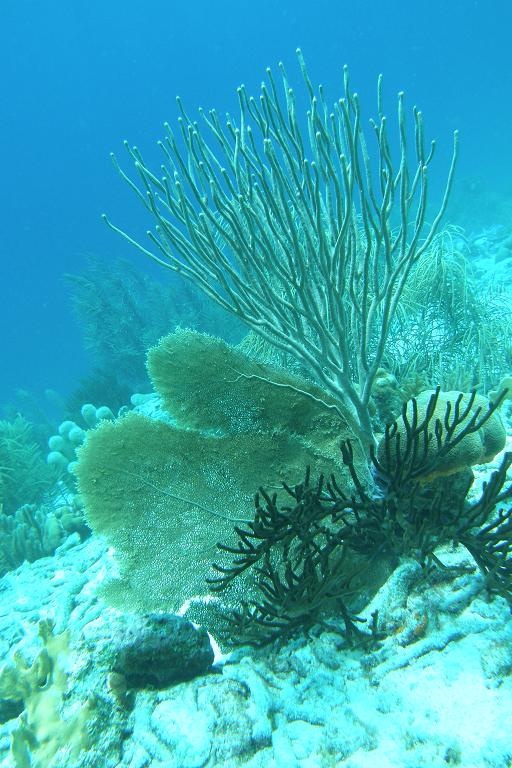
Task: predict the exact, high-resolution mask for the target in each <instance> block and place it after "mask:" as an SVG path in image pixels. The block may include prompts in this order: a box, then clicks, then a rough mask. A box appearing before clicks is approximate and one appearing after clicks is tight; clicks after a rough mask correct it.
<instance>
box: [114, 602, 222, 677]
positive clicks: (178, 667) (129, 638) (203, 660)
mask: <svg viewBox="0 0 512 768" xmlns="http://www.w3.org/2000/svg"><path fill="white" fill-rule="evenodd" d="M213 659H214V654H213V649H212V647H211V644H210V639H209V637H208V633H207V632H206V630H205V629H202V628H198V629H196V627H194V626H193V624H191V623H190V621H187V620H186V619H184V618H182V617H181V616H175V615H174V614H170V613H150V614H146V615H144V616H130V620H129V623H128V622H127V623H126V627H125V629H124V631H123V632H122V633H121V636H120V637H119V639H118V641H117V643H116V648H115V655H114V663H113V666H112V671H113V672H117V673H119V674H121V675H123V676H124V678H125V680H126V684H127V686H128V687H129V688H167V687H168V686H170V685H172V684H173V683H178V682H182V681H184V680H190V679H191V678H193V677H196V676H197V675H201V674H204V673H206V672H208V670H209V669H210V667H211V666H212V664H213Z"/></svg>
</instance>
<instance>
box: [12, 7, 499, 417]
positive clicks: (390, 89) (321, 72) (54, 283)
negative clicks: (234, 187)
mask: <svg viewBox="0 0 512 768" xmlns="http://www.w3.org/2000/svg"><path fill="white" fill-rule="evenodd" d="M511 30H512V2H511V0H482V1H481V2H476V1H475V0H419V1H418V0H416V1H414V0H394V1H393V0H353V1H352V2H350V3H348V2H345V0H337V1H334V0H312V1H311V2H305V1H304V0H286V1H285V2H279V0H254V1H253V2H248V1H247V0H236V1H235V0H220V1H218V2H213V1H212V0H208V1H207V0H201V1H200V2H193V1H190V2H174V1H173V0H172V1H171V0H144V2H135V0H123V1H122V2H121V0H86V1H85V0H45V2H42V1H41V0H30V1H28V0H0V78H1V80H0V83H1V102H0V103H1V107H0V108H1V116H0V152H1V157H2V163H1V180H0V285H1V300H0V332H1V345H2V357H1V361H2V362H1V369H0V373H1V375H0V404H1V403H3V402H5V401H6V400H8V399H9V398H10V397H11V396H12V394H13V393H14V392H15V390H16V389H17V388H19V387H21V388H24V389H29V390H34V391H35V392H36V393H42V392H43V391H44V390H45V388H48V387H50V388H54V389H56V390H58V391H60V392H62V393H63V394H65V393H67V392H68V391H70V390H71V389H72V388H73V386H74V384H75V383H76V382H77V381H78V379H79V378H80V376H81V375H82V374H84V373H86V372H87V368H88V361H87V358H86V356H85V355H84V353H83V351H82V349H81V339H80V332H79V329H78V328H77V327H76V324H75V322H74V320H73V318H72V315H71V312H70V306H69V298H68V293H69V290H68V288H67V286H66V285H65V284H64V283H63V281H62V275H63V273H65V272H75V273H76V272H80V270H81V268H82V267H83V264H84V258H85V256H86V255H87V254H90V253H93V254H97V255H101V256H102V257H104V258H105V259H106V260H108V259H112V258H114V257H117V256H127V257H129V258H130V259H132V260H134V261H135V262H137V263H138V264H139V265H140V266H141V267H143V268H149V267H150V265H149V263H146V261H145V260H144V257H143V256H141V255H139V254H137V253H132V252H131V251H130V249H129V247H128V246H127V245H126V244H125V243H124V242H121V241H118V239H117V238H116V236H115V235H114V234H113V233H112V232H110V231H109V230H107V228H106V227H105V226H104V225H103V224H102V222H101V220H100V214H101V212H102V211H107V212H108V213H109V215H110V217H111V218H112V219H113V220H114V221H115V222H116V223H118V224H120V225H121V226H125V227H126V228H128V229H129V230H130V231H131V232H137V231H139V232H141V233H142V232H144V231H145V230H146V228H147V226H148V222H147V221H146V220H145V219H144V216H143V214H142V212H141V211H139V209H138V207H137V205H136V201H135V199H132V196H131V194H130V193H129V192H128V190H127V189H125V188H124V186H123V184H122V183H121V181H120V180H119V178H118V177H117V176H116V174H115V173H114V171H113V169H112V166H111V163H110V160H109V152H110V151H112V150H115V151H116V152H118V153H121V150H122V147H121V142H122V140H123V139H124V138H128V139H129V140H130V142H133V143H137V144H138V145H139V146H140V147H142V148H144V149H145V150H146V151H145V154H146V155H148V154H149V155H151V152H152V147H153V145H154V143H155V141H156V140H157V139H158V138H159V137H160V135H161V125H162V123H163V121H164V120H166V119H172V118H173V116H174V114H175V110H174V96H175V94H177V93H179V94H180V95H181V96H182V97H183V98H184V101H185V103H186V104H187V105H188V108H189V111H190V112H192V110H193V109H194V108H195V107H196V106H200V105H202V106H204V107H210V106H216V107H217V109H218V111H219V112H223V111H224V110H228V109H232V108H233V107H234V105H235V100H234V97H233V94H234V90H235V88H236V86H237V85H239V84H240V83H241V82H244V83H245V84H246V85H247V86H248V87H249V88H251V89H253V90H255V89H257V88H258V86H259V82H260V80H261V79H262V77H263V75H264V69H265V67H266V66H267V65H273V66H274V65H275V64H276V63H277V61H278V60H280V59H282V60H283V61H284V62H285V64H286V65H287V69H288V73H289V76H290V80H291V81H292V82H293V81H294V79H295V75H296V73H297V70H296V64H295V58H294V50H295V48H296V46H297V45H300V46H301V47H302V49H303V51H304V53H305V56H306V59H307V61H308V64H309V69H310V73H311V76H312V78H313V79H314V80H315V81H320V82H323V83H324V84H325V85H326V86H328V87H329V93H330V94H332V96H333V98H334V97H335V96H336V95H337V90H336V86H337V84H338V83H339V82H340V68H341V65H342V64H343V63H345V62H346V63H348V64H349V65H350V67H351V72H352V82H353V84H354V86H356V87H357V90H358V91H359V92H360V93H361V94H362V98H364V105H365V108H366V113H367V114H368V113H371V112H372V110H373V104H374V101H373V97H374V92H375V88H374V86H375V79H376V76H377V74H378V73H379V72H383V73H384V74H385V78H386V80H385V82H386V92H387V94H388V100H387V104H388V105H389V108H388V109H389V111H392V109H393V107H394V102H393V99H394V94H395V92H396V91H397V90H399V89H404V90H405V91H406V93H407V96H408V101H409V104H410V105H412V104H413V103H417V104H418V105H420V106H421V108H422V109H423V111H424V113H425V116H426V122H427V129H428V134H429V135H435V136H437V137H438V138H439V139H440V153H439V159H438V165H437V168H438V169H439V176H440V177H441V178H442V173H443V170H444V167H443V166H444V163H443V161H444V160H446V159H447V156H448V152H449V148H450V142H451V133H452V131H453V129H454V128H455V127H458V128H460V131H461V153H462V154H461V162H460V168H459V174H458V177H459V185H458V190H457V191H458V197H459V204H458V207H457V210H458V211H459V212H460V210H461V204H460V200H461V199H462V201H463V202H464V200H466V199H467V201H468V206H470V203H471V199H472V196H474V197H475V199H476V198H478V196H481V197H482V199H484V198H485V199H487V198H492V196H493V195H494V193H495V192H497V193H498V194H500V195H510V194H511V190H510V184H511V179H512V159H511V149H510V126H511V125H512V88H511V83H512V77H511V74H512V73H511V54H510V38H511ZM507 185H508V188H507ZM464 195H465V196H466V197H464ZM463 207H464V206H462V209H463ZM492 215H493V214H492V205H491V206H489V216H490V218H492ZM488 223H489V225H492V224H495V223H497V222H496V221H491V220H490V221H489V222H488ZM41 396H42V395H41Z"/></svg>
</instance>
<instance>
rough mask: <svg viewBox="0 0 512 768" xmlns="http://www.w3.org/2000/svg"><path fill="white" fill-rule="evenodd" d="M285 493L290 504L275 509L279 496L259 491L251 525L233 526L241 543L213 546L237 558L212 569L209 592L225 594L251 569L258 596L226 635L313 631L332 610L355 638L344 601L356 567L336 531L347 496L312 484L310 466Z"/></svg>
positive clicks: (265, 636) (255, 637) (342, 533)
mask: <svg viewBox="0 0 512 768" xmlns="http://www.w3.org/2000/svg"><path fill="white" fill-rule="evenodd" d="M284 488H285V490H286V492H287V493H288V494H289V496H290V498H291V499H292V500H293V502H294V503H293V504H292V505H290V506H283V507H281V508H279V506H278V504H277V495H276V494H273V495H272V496H270V495H269V494H268V493H267V492H266V491H265V490H264V489H262V488H261V489H260V491H259V493H257V494H256V499H255V510H256V511H255V517H254V521H252V522H250V523H248V524H247V527H245V528H242V527H240V526H235V531H236V534H237V536H238V539H239V540H238V543H237V544H236V545H235V546H230V545H227V544H219V545H218V547H219V549H220V550H221V551H222V552H227V553H229V554H232V555H235V559H234V561H233V564H232V566H230V567H224V566H222V565H214V568H215V569H216V570H217V571H219V573H220V574H221V576H220V577H219V578H218V579H211V580H210V581H209V583H210V585H211V587H212V589H213V590H214V591H222V590H223V589H225V588H226V587H227V586H228V585H229V584H230V583H231V582H232V580H233V579H235V578H236V577H237V576H239V575H240V574H242V573H243V572H244V571H246V570H248V569H250V568H252V569H253V572H254V573H255V574H256V580H257V591H258V592H259V598H258V599H255V600H254V601H253V602H252V603H251V604H248V603H245V604H242V607H241V609H240V610H239V611H235V612H234V613H233V615H232V617H231V624H232V628H233V629H235V630H236V632H234V633H233V632H231V635H233V634H235V635H236V636H237V637H239V638H240V639H242V640H243V641H246V642H252V643H254V644H259V643H260V642H265V641H270V640H273V639H274V638H276V637H282V636H288V635H289V634H290V633H292V632H293V631H295V630H297V629H304V628H307V627H310V626H312V625H313V624H315V623H316V622H317V621H318V620H319V618H320V617H321V615H322V614H324V613H326V611H328V610H329V611H330V612H332V613H334V612H335V611H336V609H337V610H338V611H339V612H340V613H341V615H342V617H343V619H344V621H345V627H346V631H347V634H348V635H352V634H353V633H354V632H356V631H357V630H356V625H355V622H356V621H357V618H355V617H353V616H352V615H351V613H350V610H349V608H348V598H349V596H350V595H351V594H352V582H353V581H354V580H355V579H356V577H357V576H358V574H359V572H360V570H361V565H360V563H359V562H358V559H357V558H354V557H353V554H352V557H350V554H349V552H350V546H349V544H348V542H347V540H346V527H345V525H341V526H340V522H341V523H344V517H345V512H346V509H347V499H346V498H345V497H343V496H342V495H340V494H337V493H336V491H335V490H334V488H333V487H332V486H331V485H329V484H327V485H325V483H324V478H323V477H322V476H321V477H320V478H319V480H318V481H317V482H316V483H311V477H310V472H309V468H308V470H307V471H306V475H305V478H304V481H303V482H302V483H299V484H298V485H296V486H295V487H294V488H290V487H289V486H287V485H284ZM365 566H366V563H365Z"/></svg>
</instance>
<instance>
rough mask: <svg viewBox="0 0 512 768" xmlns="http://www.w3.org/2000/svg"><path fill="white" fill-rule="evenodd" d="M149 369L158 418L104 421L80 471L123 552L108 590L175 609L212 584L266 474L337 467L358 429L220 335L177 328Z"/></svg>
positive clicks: (90, 502)
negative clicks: (220, 552) (224, 545)
mask: <svg viewBox="0 0 512 768" xmlns="http://www.w3.org/2000/svg"><path fill="white" fill-rule="evenodd" d="M149 370H150V373H151V376H152V378H153V379H154V381H155V385H156V387H157V389H158V391H159V392H161V394H162V400H163V403H164V410H163V411H161V413H160V416H159V418H157V419H151V418H148V417H146V416H144V415H141V414H139V413H128V414H127V415H125V416H124V417H122V418H120V419H118V420H117V421H116V422H102V423H101V424H100V426H99V427H98V428H96V429H95V430H92V431H89V432H88V433H87V437H86V440H85V442H84V444H83V446H82V447H81V448H80V450H79V460H78V464H77V467H76V473H77V477H78V483H79V490H80V493H81V496H82V498H83V501H84V504H85V509H86V515H87V520H88V522H89V524H90V525H91V526H92V528H93V530H94V531H95V532H96V533H98V534H101V535H104V536H106V537H107V538H108V540H109V541H110V542H111V544H112V545H113V546H114V547H115V549H116V554H117V556H118V558H119V562H120V567H121V578H119V579H117V580H113V581H112V582H111V583H110V585H107V586H106V587H105V594H108V595H109V599H110V600H112V601H114V602H115V604H118V605H120V606H122V607H124V608H128V609H137V610H140V611H142V612H148V611H155V610H166V609H167V610H173V611H176V610H178V609H179V608H180V607H181V605H182V603H183V602H184V601H186V600H188V599H190V598H192V597H194V596H195V595H204V594H205V592H206V591H207V585H206V582H205V577H206V576H207V575H208V574H209V573H210V575H211V574H212V573H213V572H212V571H211V563H212V561H213V560H214V558H215V544H216V542H217V541H219V540H223V539H226V538H227V537H228V536H229V535H230V533H231V531H232V529H233V525H234V524H235V523H237V522H238V523H240V522H243V521H244V520H246V519H247V516H248V515H250V509H251V505H252V499H253V495H254V492H255V490H256V488H257V486H258V484H259V482H260V478H261V477H265V478H266V479H267V481H268V483H269V484H270V485H273V486H276V487H281V484H282V482H283V481H285V482H293V481H294V479H295V478H296V477H297V476H300V474H301V473H302V472H303V468H304V466H306V465H308V464H309V465H311V467H312V469H313V470H314V471H318V472H320V471H322V469H323V470H325V471H326V472H333V471H335V470H339V447H338V446H339V441H340V439H342V438H343V436H345V437H349V436H351V432H350V431H349V430H347V427H346V425H345V424H344V423H343V421H342V420H341V419H340V417H339V414H338V412H337V410H336V408H335V407H333V406H332V404H330V401H329V399H328V398H327V396H326V395H324V399H322V400H321V399H320V397H321V395H322V394H323V393H322V392H321V390H318V389H315V388H314V387H313V388H311V389H309V386H310V385H309V383H308V382H306V381H304V380H302V379H300V378H298V377H294V376H291V375H290V374H287V373H285V372H283V371H280V370H279V369H277V368H271V367H270V366H265V365H263V364H261V363H257V362H255V361H254V360H252V359H250V358H248V357H247V356H244V354H243V353H241V352H240V351H238V350H236V349H234V348H232V347H230V346H229V345H227V344H225V343H224V342H222V341H221V340H219V339H215V338H213V337H210V336H205V335H202V334H198V333H195V332H193V331H177V332H176V333H174V334H171V335H170V336H168V337H166V338H164V339H163V340H162V341H161V342H160V344H159V345H158V347H156V348H155V349H154V350H152V351H151V352H150V355H149ZM365 466H366V464H365V461H364V460H361V472H362V473H363V474H364V473H365V471H366V470H365Z"/></svg>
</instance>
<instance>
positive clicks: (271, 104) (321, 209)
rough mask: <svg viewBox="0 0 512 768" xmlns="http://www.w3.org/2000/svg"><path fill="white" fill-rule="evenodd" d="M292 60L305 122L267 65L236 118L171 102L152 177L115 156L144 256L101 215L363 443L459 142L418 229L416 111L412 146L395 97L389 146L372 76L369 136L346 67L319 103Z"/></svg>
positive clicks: (420, 181)
mask: <svg viewBox="0 0 512 768" xmlns="http://www.w3.org/2000/svg"><path fill="white" fill-rule="evenodd" d="M297 53H298V59H299V63H300V66H301V70H302V75H303V85H304V88H305V91H306V94H307V99H308V101H309V105H308V109H307V114H306V116H305V117H303V116H301V115H299V114H298V112H299V110H298V107H297V101H296V97H295V94H294V91H293V90H292V89H291V88H290V86H289V84H288V78H287V75H286V73H285V70H284V67H283V65H282V64H280V65H279V66H280V70H281V80H282V92H281V93H280V90H279V87H278V84H277V83H276V81H275V80H274V77H273V74H272V72H271V70H270V69H268V70H267V81H266V82H264V83H263V84H262V87H261V94H260V96H259V99H257V98H254V97H252V96H250V95H249V94H248V93H247V91H246V89H245V88H244V86H240V88H238V98H239V106H240V115H239V118H238V120H236V119H235V118H232V117H231V116H229V115H228V116H227V117H226V120H225V121H222V120H221V118H220V117H219V115H218V114H217V112H215V111H214V110H211V111H209V112H204V111H202V110H201V111H200V117H199V122H196V121H194V120H193V119H191V118H190V117H189V116H188V114H187V113H186V111H185V109H184V107H183V105H182V103H181V101H180V100H179V99H178V108H179V111H180V117H179V120H178V126H179V127H178V131H179V134H178V135H177V136H176V135H175V134H174V133H173V130H172V129H171V127H170V126H169V125H168V124H166V132H167V135H166V137H165V139H164V140H163V141H161V142H160V148H161V150H162V152H163V156H164V165H163V166H162V173H161V175H160V174H158V175H157V174H155V173H154V172H153V171H152V170H151V169H150V168H149V167H148V165H147V164H146V163H145V162H144V159H143V156H142V154H141V152H140V151H139V149H138V148H137V147H131V146H130V145H129V144H128V143H127V142H126V143H125V146H126V149H127V150H128V153H129V156H130V158H131V160H132V161H133V163H134V167H135V170H136V171H137V173H138V181H134V180H133V179H132V178H131V177H130V176H129V175H128V174H127V173H125V171H123V170H122V169H121V168H120V166H119V165H118V163H117V161H116V159H115V158H114V157H113V159H114V164H115V166H116V168H117V169H118V170H119V172H120V174H121V176H122V177H123V178H124V179H125V180H126V181H127V183H128V184H129V185H130V187H131V188H132V189H133V191H134V192H135V193H136V195H137V196H138V197H139V199H140V201H141V202H142V204H143V205H144V206H145V207H146V209H147V210H148V212H149V213H150V214H151V216H152V217H153V220H154V223H155V229H154V231H150V232H148V236H149V239H150V241H151V245H152V248H153V250H150V249H148V248H145V247H144V246H143V245H141V244H140V243H137V242H136V241H135V240H134V239H132V237H130V236H129V235H128V234H126V233H125V232H123V231H122V230H121V229H120V228H118V227H117V226H115V225H114V224H112V223H110V221H109V220H108V219H107V217H105V220H106V221H107V223H108V224H109V225H110V226H111V227H112V229H114V230H115V231H117V232H119V233H120V234H122V235H123V236H124V237H125V238H126V239H127V240H129V241H130V242H131V243H132V244H134V245H136V246H137V247H138V248H140V249H141V250H142V251H143V252H144V253H145V254H147V255H148V256H150V257H151V258H153V259H154V260H156V261H157V262H158V263H159V264H161V265H162V266H165V267H167V268H168V269H170V270H172V271H174V272H176V273H179V274H181V275H183V277H185V278H187V279H188V280H191V281H192V282H193V283H194V284H195V285H196V286H198V287H199V288H200V289H201V290H202V291H204V293H205V294H207V295H208V296H209V297H210V298H211V299H213V300H214V301H216V302H217V303H218V304H219V305H220V306H222V307H224V308H225V309H227V310H229V311H230V312H231V313H233V314H234V315H235V316H237V317H238V318H240V319H241V320H243V321H244V322H245V323H246V324H247V325H248V326H249V327H250V328H251V329H253V330H254V331H256V332H257V333H258V334H259V335H260V336H261V337H263V339H265V340H266V341H268V342H270V343H271V344H273V345H275V346H277V347H278V348H280V349H281V350H283V351H284V352H286V353H288V354H290V355H292V356H294V358H295V359H297V360H298V361H299V362H300V363H301V365H302V366H303V368H304V369H305V370H306V372H307V373H308V375H309V376H310V378H311V379H313V380H314V381H315V382H316V383H317V384H318V385H319V386H321V387H322V388H323V389H324V390H325V391H326V392H327V393H328V394H329V395H331V396H334V398H335V399H336V401H337V403H338V408H339V411H340V413H342V414H343V417H344V418H345V419H346V421H347V422H348V424H349V426H350V427H351V428H352V430H353V431H354V433H355V434H356V435H357V436H358V437H359V438H360V439H361V440H362V442H363V443H364V444H365V445H366V444H367V443H368V442H370V441H372V440H373V430H372V424H371V419H370V410H369V406H370V398H371V390H372V384H373V381H374V379H375V376H376V374H377V371H378V369H379V367H380V365H381V362H382V359H383V355H384V352H385V348H386V344H387V341H388V336H389V331H390V327H391V323H392V320H393V318H394V316H396V314H397V311H398V310H399V305H400V300H401V296H402V293H403V290H404V287H405V285H406V283H407V280H408V278H409V275H410V274H411V271H412V270H413V269H414V267H415V265H416V264H417V263H418V261H419V260H420V259H421V257H422V256H423V254H425V253H426V252H427V250H428V248H429V246H430V245H431V243H432V239H433V237H434V235H435V233H436V231H437V229H438V227H439V223H440V221H441V218H442V216H443V214H444V212H445V209H446V205H447V199H448V195H449V192H450V187H451V184H452V179H453V173H454V168H455V161H456V156H457V134H456V133H455V139H454V148H453V156H452V161H451V165H450V168H449V171H448V176H447V181H446V187H445V191H444V194H443V197H442V200H441V202H440V204H439V206H438V207H437V211H435V212H432V211H431V210H429V213H428V220H427V189H428V175H429V168H430V164H431V161H432V159H433V156H434V147H435V144H434V142H432V143H431V145H430V146H427V145H426V143H425V140H424V132H423V118H422V114H421V112H420V111H419V110H418V109H416V108H414V109H413V111H412V123H413V131H412V136H411V137H410V136H409V135H408V125H407V122H408V118H407V115H406V110H405V106H404V95H403V93H400V94H399V95H398V114H397V137H392V136H390V134H389V131H388V121H387V119H386V117H385V115H384V112H383V108H382V80H381V79H380V78H379V82H378V98H377V118H376V120H375V121H371V122H370V132H371V134H372V136H371V137H368V138H367V136H366V134H365V131H364V130H363V117H362V113H361V108H360V104H359V99H358V96H357V94H356V93H354V92H352V91H351V89H350V83H349V75H348V70H347V68H345V69H344V95H343V97H342V98H341V99H339V100H338V101H337V102H336V103H335V104H334V105H333V106H332V107H330V106H329V105H328V104H327V102H326V99H325V96H324V92H323V89H322V88H321V87H319V88H318V89H316V90H315V89H314V88H313V85H312V84H311V81H310V79H309V76H308V73H307V70H306V67H305V64H304V60H303V57H302V54H301V52H300V50H299V51H298V52H297ZM371 143H373V145H374V149H373V152H372V151H371ZM395 143H396V144H397V146H398V161H397V163H396V164H395V163H394V162H393V161H392V146H393V145H394V144H395ZM409 143H410V144H411V147H409Z"/></svg>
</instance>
